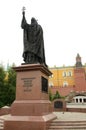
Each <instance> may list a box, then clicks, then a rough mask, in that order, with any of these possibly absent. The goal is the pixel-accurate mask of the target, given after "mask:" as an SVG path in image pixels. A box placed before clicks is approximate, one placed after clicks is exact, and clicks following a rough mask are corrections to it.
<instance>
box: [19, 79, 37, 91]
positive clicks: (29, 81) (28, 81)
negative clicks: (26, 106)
mask: <svg viewBox="0 0 86 130" xmlns="http://www.w3.org/2000/svg"><path fill="white" fill-rule="evenodd" d="M34 79H35V77H32V78H21V80H23V87H24V91H25V92H27V91H31V90H32V86H33V80H34Z"/></svg>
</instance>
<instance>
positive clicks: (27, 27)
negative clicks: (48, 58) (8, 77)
mask: <svg viewBox="0 0 86 130" xmlns="http://www.w3.org/2000/svg"><path fill="white" fill-rule="evenodd" d="M22 14H23V18H22V23H21V27H22V29H23V30H24V51H23V58H24V61H25V63H26V64H36V63H40V64H44V65H46V62H45V51H44V40H43V30H42V27H41V26H40V25H39V24H38V23H37V20H36V19H35V18H32V19H31V24H28V23H27V21H26V18H25V8H23V12H22Z"/></svg>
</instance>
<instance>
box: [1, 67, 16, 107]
mask: <svg viewBox="0 0 86 130" xmlns="http://www.w3.org/2000/svg"><path fill="white" fill-rule="evenodd" d="M13 66H14V65H12V66H9V68H8V69H7V71H5V69H4V67H3V66H0V107H3V106H5V105H11V104H12V102H13V101H14V99H15V89H16V72H15V71H14V70H13Z"/></svg>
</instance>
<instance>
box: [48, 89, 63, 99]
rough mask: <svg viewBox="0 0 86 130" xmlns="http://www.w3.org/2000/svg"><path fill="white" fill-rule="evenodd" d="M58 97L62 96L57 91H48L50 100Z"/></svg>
mask: <svg viewBox="0 0 86 130" xmlns="http://www.w3.org/2000/svg"><path fill="white" fill-rule="evenodd" d="M59 98H63V97H61V95H60V94H59V92H58V91H56V93H55V94H52V93H51V91H49V99H50V101H53V100H55V99H59Z"/></svg>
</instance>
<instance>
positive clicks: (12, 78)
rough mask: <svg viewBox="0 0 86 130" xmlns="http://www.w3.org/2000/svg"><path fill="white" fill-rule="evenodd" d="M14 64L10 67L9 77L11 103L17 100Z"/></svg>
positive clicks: (9, 101) (8, 93)
mask: <svg viewBox="0 0 86 130" xmlns="http://www.w3.org/2000/svg"><path fill="white" fill-rule="evenodd" d="M13 67H14V64H13V65H12V66H11V67H9V68H8V71H7V73H8V79H7V87H8V91H7V103H8V105H11V104H12V102H13V101H14V100H15V93H16V92H15V91H16V90H15V89H16V72H15V71H14V69H13Z"/></svg>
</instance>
